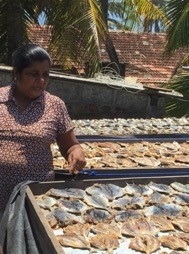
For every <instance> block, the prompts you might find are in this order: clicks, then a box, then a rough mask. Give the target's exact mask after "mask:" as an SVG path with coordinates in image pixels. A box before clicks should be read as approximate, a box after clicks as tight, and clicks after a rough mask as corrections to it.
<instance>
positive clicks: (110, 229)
mask: <svg viewBox="0 0 189 254" xmlns="http://www.w3.org/2000/svg"><path fill="white" fill-rule="evenodd" d="M91 230H92V232H94V233H96V234H99V233H101V234H114V235H117V236H118V237H121V229H120V227H119V226H118V225H117V223H111V224H110V223H104V222H101V223H97V224H96V225H93V226H92V228H91Z"/></svg>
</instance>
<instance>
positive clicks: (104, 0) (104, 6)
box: [100, 0, 125, 76]
mask: <svg viewBox="0 0 189 254" xmlns="http://www.w3.org/2000/svg"><path fill="white" fill-rule="evenodd" d="M100 5H101V10H102V12H103V18H104V21H105V24H106V26H107V32H106V35H105V41H104V44H105V47H106V50H107V53H108V56H109V58H110V61H111V62H112V64H111V68H113V69H114V70H115V71H116V72H117V73H118V74H120V75H121V74H122V75H123V70H122V66H121V64H120V62H119V58H118V56H117V53H116V50H115V47H114V44H113V41H112V38H111V36H110V33H109V31H108V6H109V5H108V0H100ZM124 76H125V73H124Z"/></svg>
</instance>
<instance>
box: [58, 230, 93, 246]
mask: <svg viewBox="0 0 189 254" xmlns="http://www.w3.org/2000/svg"><path fill="white" fill-rule="evenodd" d="M57 238H58V241H59V242H60V244H61V245H62V246H67V247H72V248H79V249H90V248H91V246H90V243H89V241H88V239H87V238H86V237H84V236H83V235H79V234H77V233H72V234H65V235H59V236H58V237H57Z"/></svg>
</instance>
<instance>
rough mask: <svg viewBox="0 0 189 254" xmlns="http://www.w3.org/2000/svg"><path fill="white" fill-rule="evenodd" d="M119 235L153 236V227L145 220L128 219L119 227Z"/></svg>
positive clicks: (154, 231)
mask: <svg viewBox="0 0 189 254" xmlns="http://www.w3.org/2000/svg"><path fill="white" fill-rule="evenodd" d="M121 233H122V234H124V235H130V236H138V235H155V233H156V230H155V227H154V226H153V225H152V224H150V223H149V222H148V221H147V220H146V219H143V218H142V219H129V220H127V221H126V222H125V223H124V224H123V225H122V227H121Z"/></svg>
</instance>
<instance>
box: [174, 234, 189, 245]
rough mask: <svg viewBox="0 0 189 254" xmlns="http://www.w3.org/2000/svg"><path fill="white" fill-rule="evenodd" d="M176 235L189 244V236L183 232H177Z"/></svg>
mask: <svg viewBox="0 0 189 254" xmlns="http://www.w3.org/2000/svg"><path fill="white" fill-rule="evenodd" d="M174 235H175V236H177V237H178V238H180V239H182V240H183V241H185V242H187V244H189V234H186V233H183V232H176V233H174Z"/></svg>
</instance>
